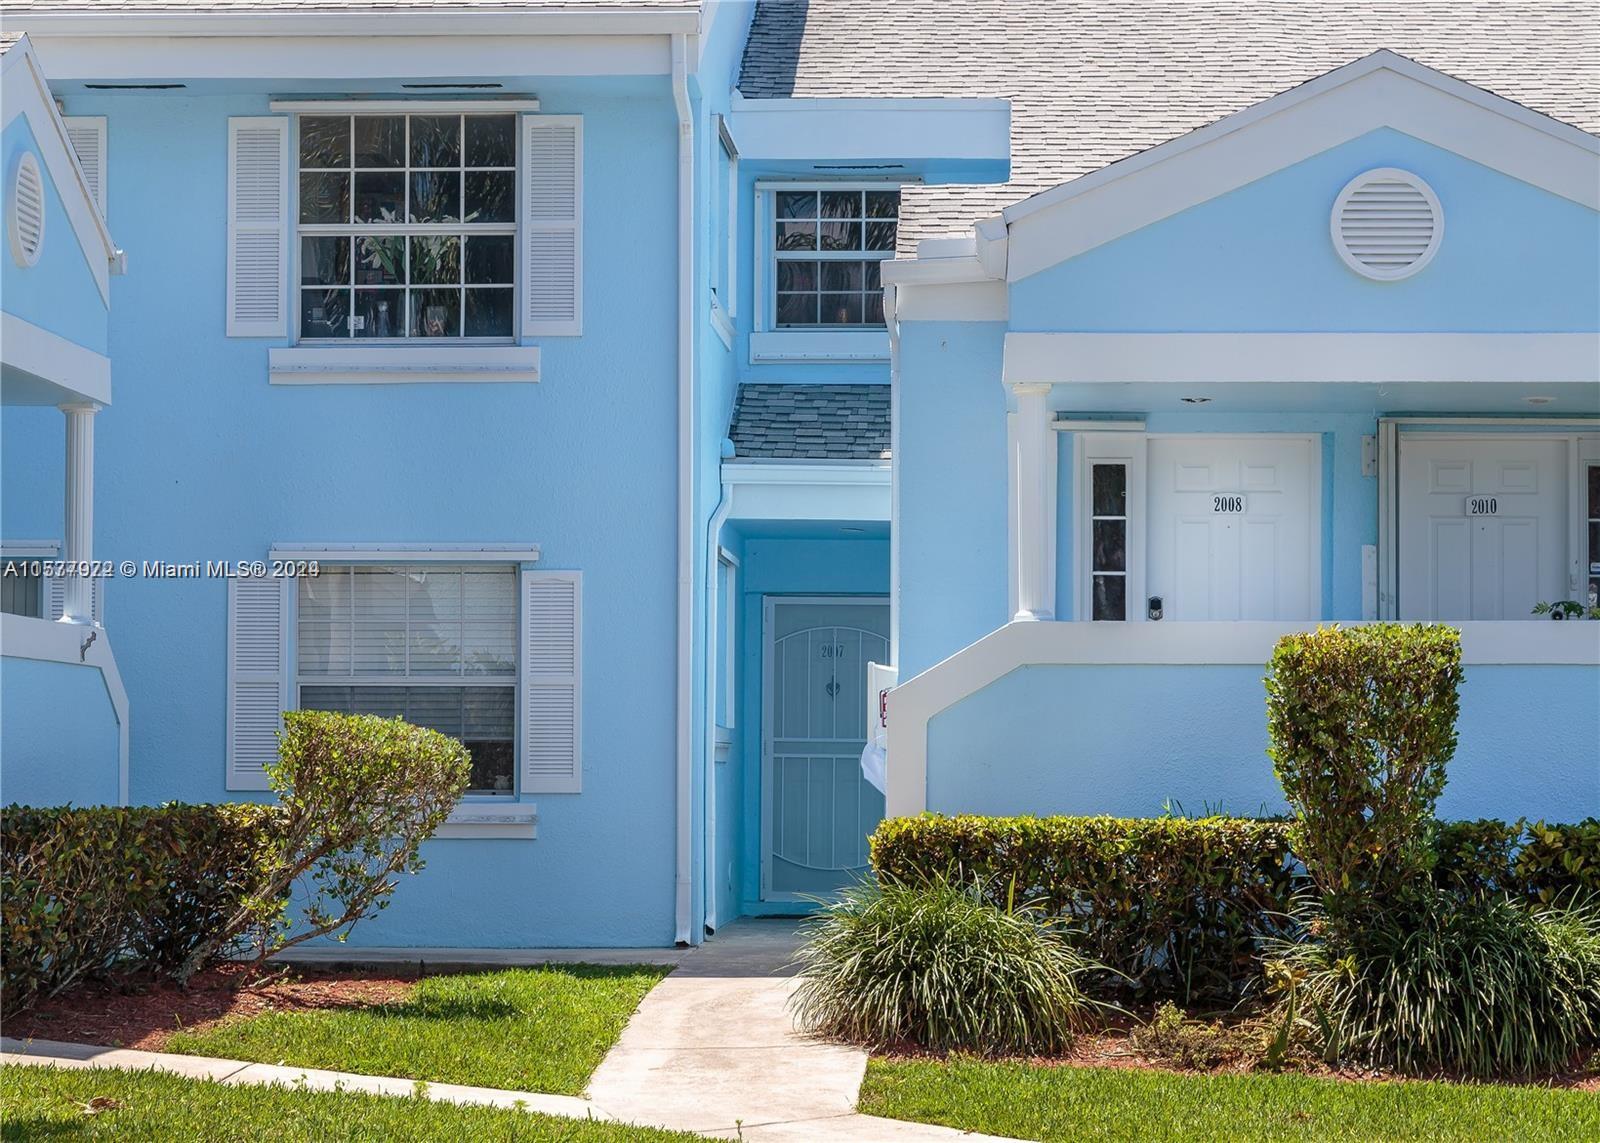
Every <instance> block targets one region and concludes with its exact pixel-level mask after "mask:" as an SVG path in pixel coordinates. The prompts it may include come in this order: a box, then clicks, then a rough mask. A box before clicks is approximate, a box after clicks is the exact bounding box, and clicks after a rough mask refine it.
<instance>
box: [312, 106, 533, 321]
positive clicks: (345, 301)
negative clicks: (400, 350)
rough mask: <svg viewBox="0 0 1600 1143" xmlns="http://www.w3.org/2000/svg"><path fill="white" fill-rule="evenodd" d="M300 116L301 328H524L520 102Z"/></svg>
mask: <svg viewBox="0 0 1600 1143" xmlns="http://www.w3.org/2000/svg"><path fill="white" fill-rule="evenodd" d="M298 124H299V148H298V189H299V197H298V213H297V235H298V244H299V265H300V276H299V286H298V312H299V318H300V337H301V339H303V340H322V339H357V338H365V339H378V340H394V341H400V340H408V339H412V338H458V339H488V340H496V339H497V340H509V339H511V338H512V337H513V336H514V335H515V333H516V319H515V312H516V262H517V257H516V235H517V225H516V223H517V209H516V204H517V116H516V115H515V114H501V113H492V114H473V113H467V114H454V113H445V112H429V113H427V114H359V113H358V114H348V115H347V114H338V115H312V114H307V115H302V116H300V117H299V120H298Z"/></svg>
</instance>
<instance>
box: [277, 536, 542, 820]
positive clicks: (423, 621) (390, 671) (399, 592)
mask: <svg viewBox="0 0 1600 1143" xmlns="http://www.w3.org/2000/svg"><path fill="white" fill-rule="evenodd" d="M516 684H517V571H516V568H515V567H513V566H509V565H508V566H499V565H470V566H464V567H454V566H439V565H433V564H398V565H397V564H384V565H372V564H355V565H350V566H346V567H336V566H335V567H330V566H329V565H328V564H327V563H323V564H322V571H321V574H319V575H317V576H312V577H306V578H302V579H301V580H300V581H299V606H298V608H297V612H296V640H295V688H296V694H297V701H298V705H299V706H300V707H301V708H302V709H311V710H333V711H343V712H346V713H352V714H378V715H383V716H385V717H395V716H398V717H400V718H404V719H405V720H406V721H407V722H411V723H415V724H416V725H418V726H426V727H429V728H430V729H433V730H438V731H440V732H442V733H444V734H448V735H450V736H451V737H452V738H458V739H460V740H461V741H462V742H463V743H465V744H466V747H467V749H468V750H469V751H470V752H471V754H472V780H471V785H470V787H469V789H468V793H470V794H498V795H502V796H507V797H509V796H512V795H514V794H515V793H516V749H515V738H516Z"/></svg>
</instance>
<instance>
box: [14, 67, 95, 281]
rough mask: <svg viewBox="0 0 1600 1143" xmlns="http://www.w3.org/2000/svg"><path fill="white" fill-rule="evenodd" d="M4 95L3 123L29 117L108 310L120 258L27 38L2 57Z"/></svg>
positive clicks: (32, 129)
mask: <svg viewBox="0 0 1600 1143" xmlns="http://www.w3.org/2000/svg"><path fill="white" fill-rule="evenodd" d="M0 90H3V92H4V98H3V100H0V102H3V103H4V107H5V114H4V122H5V123H6V124H8V125H9V124H10V123H11V121H12V120H13V119H15V118H16V117H17V116H18V115H22V116H26V117H27V120H28V128H29V130H30V131H31V132H32V133H33V139H34V143H35V144H36V145H37V146H38V148H39V154H40V156H41V157H42V158H43V159H44V165H45V169H46V170H47V171H48V172H49V174H50V181H51V182H53V183H54V184H55V189H56V194H57V195H59V196H60V198H61V202H62V205H63V207H64V208H65V209H66V212H67V218H68V219H69V220H70V221H71V223H72V230H73V233H74V234H75V235H76V236H77V241H78V246H79V247H80V248H81V249H82V251H83V256H84V258H85V259H86V260H87V262H88V263H89V272H90V273H91V274H92V275H93V276H94V282H95V285H96V286H97V287H98V288H99V290H100V297H101V299H102V300H103V301H105V302H106V304H107V305H109V304H110V302H111V282H110V276H111V274H113V273H120V272H121V267H122V256H121V252H120V251H118V250H117V245H116V243H115V242H113V241H112V240H111V232H110V231H109V230H107V229H106V221H105V219H104V218H103V217H102V216H101V214H100V208H99V207H98V206H97V205H96V204H95V201H94V194H93V193H92V192H91V191H90V190H89V181H88V179H86V178H85V177H84V174H83V168H82V167H80V166H79V165H78V157H77V155H76V154H75V153H74V152H73V150H72V143H71V141H70V140H69V139H68V138H67V125H66V124H65V123H63V122H62V121H61V112H60V111H59V110H57V108H56V102H55V99H54V97H53V96H52V95H51V94H50V85H49V83H48V82H47V81H46V80H45V77H44V71H43V70H42V69H41V68H40V66H39V61H38V58H37V57H36V56H35V54H34V50H33V45H32V44H31V43H30V42H29V39H28V37H27V36H23V37H22V38H21V39H20V40H18V41H17V42H16V43H15V44H12V45H11V47H10V49H9V50H7V52H6V53H5V55H4V56H3V57H0Z"/></svg>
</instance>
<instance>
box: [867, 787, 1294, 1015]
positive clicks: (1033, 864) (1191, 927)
mask: <svg viewBox="0 0 1600 1143" xmlns="http://www.w3.org/2000/svg"><path fill="white" fill-rule="evenodd" d="M872 867H873V869H874V870H875V871H876V873H877V875H878V877H879V879H880V880H883V881H885V882H905V883H908V884H919V883H927V882H930V881H936V880H938V879H940V878H952V879H954V880H957V881H960V882H963V883H971V882H974V881H976V882H980V883H982V884H984V885H987V886H990V887H991V890H992V892H991V898H992V899H994V900H995V901H996V902H997V903H1003V902H1004V900H1005V898H1006V896H1007V895H1009V894H1011V893H1015V895H1016V896H1017V897H1018V898H1021V899H1025V900H1029V901H1033V902H1035V903H1036V904H1037V906H1038V907H1039V908H1041V909H1043V910H1044V912H1045V913H1047V914H1049V915H1050V916H1052V917H1057V918H1061V919H1063V920H1065V921H1066V922H1068V923H1069V924H1070V925H1071V926H1072V927H1074V928H1075V929H1078V930H1080V931H1081V934H1082V935H1081V937H1080V938H1079V941H1080V944H1081V945H1082V947H1083V948H1084V950H1085V951H1086V952H1087V953H1088V955H1089V956H1091V957H1092V958H1094V959H1095V960H1097V961H1100V962H1101V963H1103V964H1105V965H1107V966H1109V967H1110V968H1111V969H1113V970H1115V972H1116V973H1118V974H1121V975H1120V977H1112V978H1111V979H1110V980H1108V981H1102V982H1101V983H1113V984H1116V985H1117V986H1119V987H1121V988H1126V989H1131V990H1132V991H1134V992H1136V993H1139V994H1145V995H1149V994H1154V995H1169V996H1173V995H1175V996H1178V997H1180V998H1182V999H1184V1000H1185V1001H1188V1000H1191V999H1193V998H1196V997H1200V996H1211V997H1226V996H1228V995H1231V994H1232V993H1235V992H1237V991H1238V990H1239V989H1241V988H1242V987H1243V986H1244V985H1245V984H1246V983H1247V982H1249V981H1250V980H1252V979H1253V978H1254V977H1255V975H1256V974H1257V971H1258V969H1259V964H1258V961H1257V960H1256V954H1257V951H1258V948H1259V943H1260V939H1261V937H1262V936H1263V935H1266V934H1269V933H1273V932H1277V931H1278V930H1279V928H1280V924H1281V916H1282V914H1284V913H1286V912H1287V911H1288V908H1289V904H1290V899H1291V897H1292V894H1293V891H1294V889H1295V884H1296V875H1295V873H1294V871H1293V868H1292V863H1291V861H1290V855H1289V830H1288V826H1287V824H1286V823H1283V822H1275V821H1256V820H1252V819H1248V818H1222V817H1212V818H1175V817H1167V818H1111V817H1088V818H1075V817H1052V818H1035V817H1012V818H986V817H974V816H963V817H940V816H938V815H936V814H923V815H922V816H920V817H915V818H892V819H889V820H887V821H884V822H883V823H882V824H881V825H879V826H878V829H877V831H876V832H875V833H874V834H873V835H872Z"/></svg>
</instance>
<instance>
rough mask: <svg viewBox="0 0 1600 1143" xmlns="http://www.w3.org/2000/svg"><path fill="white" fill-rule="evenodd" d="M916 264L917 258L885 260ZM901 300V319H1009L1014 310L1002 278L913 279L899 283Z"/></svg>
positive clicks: (899, 307)
mask: <svg viewBox="0 0 1600 1143" xmlns="http://www.w3.org/2000/svg"><path fill="white" fill-rule="evenodd" d="M890 265H901V266H914V265H916V263H914V262H901V263H887V262H886V263H884V268H885V269H887V268H888V267H889V266H890ZM897 285H898V287H899V302H898V305H897V308H896V311H895V312H896V313H897V314H898V315H899V317H900V320H901V321H1005V320H1006V318H1007V317H1008V316H1009V314H1010V306H1011V297H1010V294H1009V292H1008V291H1007V290H1006V284H1005V282H1004V281H1002V280H1001V279H999V278H984V279H983V280H981V281H965V280H963V281H960V282H950V283H926V282H924V281H923V280H920V279H915V278H913V279H909V280H905V281H901V282H899V283H897Z"/></svg>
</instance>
